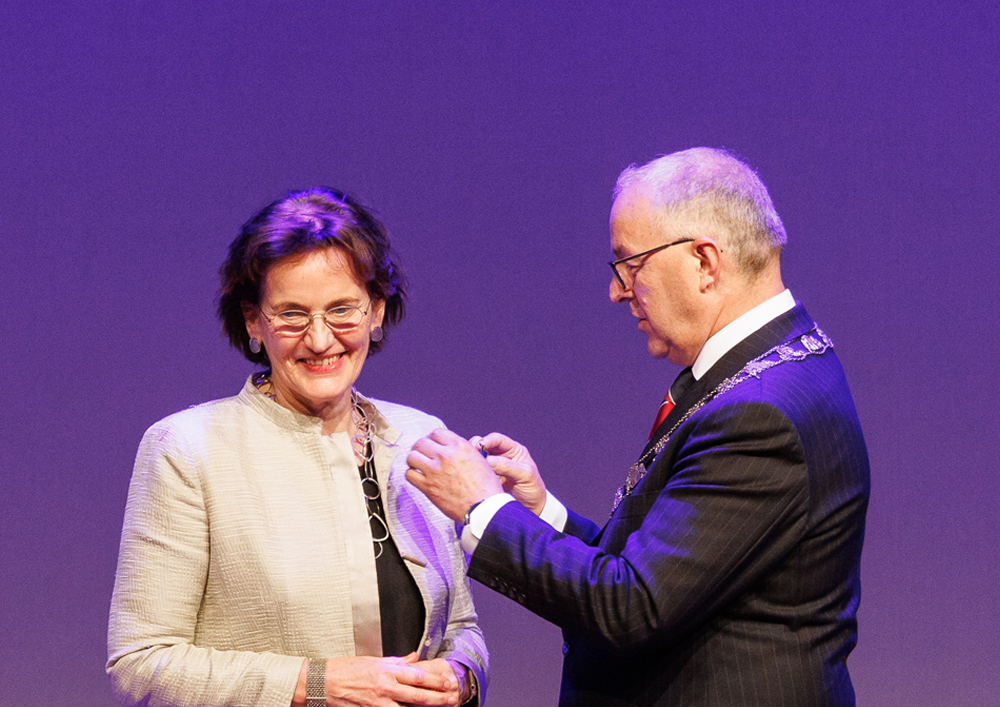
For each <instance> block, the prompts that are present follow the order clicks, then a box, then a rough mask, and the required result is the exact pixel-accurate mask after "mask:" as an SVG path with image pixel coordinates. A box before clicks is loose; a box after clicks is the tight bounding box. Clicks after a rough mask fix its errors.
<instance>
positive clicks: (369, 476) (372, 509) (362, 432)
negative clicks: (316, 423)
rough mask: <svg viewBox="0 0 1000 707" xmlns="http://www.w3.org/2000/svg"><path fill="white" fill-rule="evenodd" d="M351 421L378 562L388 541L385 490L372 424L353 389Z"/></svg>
mask: <svg viewBox="0 0 1000 707" xmlns="http://www.w3.org/2000/svg"><path fill="white" fill-rule="evenodd" d="M351 421H352V422H353V423H354V428H355V429H356V430H357V434H355V435H354V436H353V437H352V438H351V446H353V447H354V454H355V456H356V457H357V458H358V459H359V460H360V462H359V464H358V471H359V472H360V473H361V491H362V493H364V495H365V505H366V506H367V509H368V527H369V529H370V530H371V534H372V542H373V543H374V545H375V559H376V560H377V559H378V558H380V557H381V556H382V549H383V548H382V543H384V542H386V541H387V540H388V539H389V525H388V524H387V523H386V521H385V511H384V510H383V509H382V490H381V489H380V488H379V485H378V478H377V477H376V475H375V450H374V447H373V446H372V433H371V424H370V423H369V422H368V415H367V414H366V413H365V410H364V408H362V407H361V406H360V405H358V394H357V391H355V390H354V389H351Z"/></svg>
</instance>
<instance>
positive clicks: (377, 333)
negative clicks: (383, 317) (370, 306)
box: [371, 325, 385, 343]
mask: <svg viewBox="0 0 1000 707" xmlns="http://www.w3.org/2000/svg"><path fill="white" fill-rule="evenodd" d="M383 336H385V332H383V331H382V327H380V326H377V325H376V326H375V327H374V328H373V329H372V333H371V339H372V341H374V342H376V343H378V342H379V341H381V340H382V337H383Z"/></svg>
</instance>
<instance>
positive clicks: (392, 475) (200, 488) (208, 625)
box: [107, 380, 487, 707]
mask: <svg viewBox="0 0 1000 707" xmlns="http://www.w3.org/2000/svg"><path fill="white" fill-rule="evenodd" d="M361 404H362V405H363V406H364V407H365V410H366V412H367V413H368V415H369V419H370V420H372V422H373V425H374V435H373V436H374V439H373V442H374V444H375V463H376V468H377V473H378V476H379V483H380V485H381V486H382V493H383V498H384V499H385V501H386V502H385V511H386V516H387V521H388V523H389V528H390V531H391V533H392V535H393V537H394V539H395V541H396V544H397V546H398V548H399V551H400V553H401V554H402V555H403V556H404V557H406V558H410V559H408V560H407V561H406V563H407V567H408V569H409V571H410V572H411V574H412V575H413V578H414V581H415V582H416V584H417V587H418V588H419V590H420V593H421V595H422V597H423V602H424V607H425V611H426V615H427V622H426V628H425V631H424V636H423V640H422V642H421V653H422V657H424V658H434V657H441V658H443V657H450V658H452V659H455V660H457V661H459V662H461V663H463V664H465V665H467V666H468V667H469V668H470V669H471V670H472V671H473V673H474V674H475V675H476V678H477V680H478V681H479V685H480V691H481V692H483V691H484V688H485V685H486V661H487V653H486V649H485V645H484V643H483V639H482V634H481V632H480V631H479V628H478V627H477V625H476V614H475V611H474V608H473V605H472V599H471V595H470V593H469V587H468V580H467V579H466V577H465V574H464V566H465V557H464V553H463V552H462V550H461V548H460V546H459V545H458V542H457V538H456V536H455V526H454V523H452V522H451V521H450V520H449V519H448V518H447V517H445V516H444V515H442V514H441V513H440V512H439V511H437V510H436V509H435V508H434V507H433V506H432V505H431V504H430V503H429V502H428V501H427V500H426V498H425V497H424V496H423V494H421V493H420V492H419V491H417V490H416V489H414V488H413V487H412V486H410V485H409V483H408V482H407V481H406V480H405V478H404V473H405V469H406V463H405V457H406V454H407V452H408V451H409V449H410V447H411V446H412V444H413V443H414V442H415V441H416V440H417V439H419V438H420V437H421V436H423V435H426V434H427V433H428V432H430V431H431V430H432V429H434V428H435V427H440V426H442V425H441V422H440V421H439V420H437V419H436V418H433V417H431V416H429V415H426V414H424V413H422V412H420V411H417V410H414V409H412V408H407V407H404V406H401V405H395V404H392V403H385V402H381V401H367V400H364V399H362V401H361ZM321 424H322V422H321V421H320V420H319V419H317V418H312V417H307V416H304V415H299V414H297V413H294V412H292V411H290V410H287V409H285V408H283V407H281V406H280V405H277V404H276V403H274V402H273V401H271V400H269V399H268V398H267V397H266V396H264V395H262V394H261V393H260V392H259V391H257V390H256V389H255V388H254V387H253V385H252V384H251V383H250V381H249V380H248V381H247V383H246V384H245V385H244V387H243V390H242V391H241V392H240V393H239V395H237V396H235V397H233V398H227V399H224V400H218V401H213V402H211V403H206V404H203V405H199V406H196V407H193V408H190V409H188V410H185V411H183V412H180V413H177V414H175V415H172V416H170V417H168V418H166V419H164V420H162V421H160V422H158V423H157V424H155V425H153V426H152V427H151V428H150V429H149V430H148V431H147V432H146V434H145V436H144V437H143V441H142V443H141V445H140V448H139V452H138V455H137V458H136V463H135V469H134V472H133V476H132V482H131V485H130V488H129V496H128V502H127V505H126V512H125V523H124V527H123V530H122V542H121V550H120V554H119V560H118V572H117V576H116V580H115V589H114V594H113V597H112V604H111V617H110V622H109V627H108V654H109V657H108V664H107V670H108V673H109V675H110V676H111V679H112V683H113V686H114V688H115V692H116V693H117V695H118V696H119V698H120V699H121V701H122V703H123V704H128V705H131V704H143V705H148V706H149V707H161V706H167V705H170V706H177V707H223V706H227V707H239V706H243V705H246V706H251V705H252V706H254V707H272V706H273V707H287V705H288V704H289V703H290V702H291V697H292V693H293V690H294V687H295V684H296V681H297V680H298V675H299V670H300V668H301V664H302V659H303V658H305V657H310V658H332V657H338V656H352V655H365V654H368V655H371V654H374V655H378V654H379V651H380V644H381V637H380V626H379V619H378V592H377V587H376V580H375V562H374V553H373V552H372V540H371V534H370V532H369V528H368V522H367V515H366V511H365V506H364V503H363V496H362V491H361V480H360V477H359V475H358V470H357V466H356V463H355V461H354V455H353V451H352V449H351V445H350V440H349V439H348V436H347V434H346V433H339V434H332V435H323V434H321V429H320V428H321ZM413 560H416V561H417V562H414V561H413ZM421 564H424V566H421Z"/></svg>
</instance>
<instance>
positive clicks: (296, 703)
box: [291, 659, 309, 707]
mask: <svg viewBox="0 0 1000 707" xmlns="http://www.w3.org/2000/svg"><path fill="white" fill-rule="evenodd" d="M308 679H309V660H308V659H306V660H303V661H302V668H301V669H300V670H299V681H298V682H297V683H295V692H293V693H292V706H291V707H306V682H307V681H308Z"/></svg>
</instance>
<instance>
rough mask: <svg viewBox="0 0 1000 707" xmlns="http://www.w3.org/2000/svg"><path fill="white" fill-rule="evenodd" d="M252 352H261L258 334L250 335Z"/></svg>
mask: <svg viewBox="0 0 1000 707" xmlns="http://www.w3.org/2000/svg"><path fill="white" fill-rule="evenodd" d="M250 353H255V354H259V353H260V339H258V338H257V337H256V336H251V337H250Z"/></svg>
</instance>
